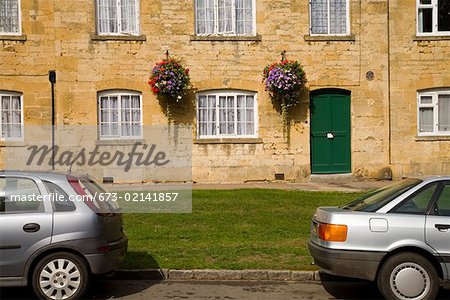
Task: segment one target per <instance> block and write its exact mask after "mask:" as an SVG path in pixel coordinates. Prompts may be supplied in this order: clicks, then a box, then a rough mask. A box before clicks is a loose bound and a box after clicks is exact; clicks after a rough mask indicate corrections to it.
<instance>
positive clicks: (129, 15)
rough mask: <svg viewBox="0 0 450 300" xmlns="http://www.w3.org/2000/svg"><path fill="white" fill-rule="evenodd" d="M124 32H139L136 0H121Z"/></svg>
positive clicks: (122, 29)
mask: <svg viewBox="0 0 450 300" xmlns="http://www.w3.org/2000/svg"><path fill="white" fill-rule="evenodd" d="M120 10H121V18H122V20H121V24H122V28H121V31H122V32H128V33H132V32H137V26H136V25H137V24H136V21H137V13H136V0H121V7H120Z"/></svg>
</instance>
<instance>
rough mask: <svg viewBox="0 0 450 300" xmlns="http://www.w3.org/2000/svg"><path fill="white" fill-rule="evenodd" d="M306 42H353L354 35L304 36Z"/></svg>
mask: <svg viewBox="0 0 450 300" xmlns="http://www.w3.org/2000/svg"><path fill="white" fill-rule="evenodd" d="M303 38H304V39H305V41H306V42H354V41H355V35H354V34H351V35H342V36H341V35H305V36H304V37H303Z"/></svg>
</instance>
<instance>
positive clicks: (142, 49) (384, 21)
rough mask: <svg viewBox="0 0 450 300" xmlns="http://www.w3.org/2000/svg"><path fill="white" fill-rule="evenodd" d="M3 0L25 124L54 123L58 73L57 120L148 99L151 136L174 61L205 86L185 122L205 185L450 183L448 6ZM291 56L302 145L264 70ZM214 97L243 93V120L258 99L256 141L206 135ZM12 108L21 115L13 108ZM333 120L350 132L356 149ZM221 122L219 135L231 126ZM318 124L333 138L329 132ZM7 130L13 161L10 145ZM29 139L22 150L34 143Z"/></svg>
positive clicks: (78, 120)
mask: <svg viewBox="0 0 450 300" xmlns="http://www.w3.org/2000/svg"><path fill="white" fill-rule="evenodd" d="M425 2H426V3H428V2H430V3H432V4H436V6H432V5H428V6H427V5H425V4H423V3H425ZM2 3H4V4H2V5H9V8H8V9H9V10H8V12H7V13H6V14H5V13H4V14H3V15H2V14H0V20H1V19H2V18H3V20H8V22H9V23H6V22H5V21H2V22H4V23H3V25H2V26H3V27H0V43H1V52H0V65H1V68H0V94H1V95H2V97H4V98H5V99H9V100H10V101H13V98H14V97H19V98H20V100H19V101H20V106H21V107H20V108H19V109H18V113H19V114H20V118H21V121H20V122H18V123H19V125H20V124H21V125H25V126H26V125H33V124H51V118H52V113H51V112H52V110H51V89H50V83H49V80H48V72H49V70H55V71H56V75H57V78H56V83H55V99H56V113H55V119H56V124H59V125H62V124H64V125H99V123H100V118H101V117H100V114H99V110H100V107H99V106H100V101H101V100H100V99H101V97H102V95H106V96H108V95H111V94H113V93H115V92H118V93H119V94H120V93H122V94H126V95H131V96H133V95H135V96H136V97H139V99H140V100H139V101H140V105H138V106H139V107H138V109H139V111H140V115H141V121H140V122H141V123H142V124H143V125H144V126H152V125H159V124H167V117H166V115H165V114H164V111H163V108H162V107H161V105H160V104H159V102H158V99H157V97H156V96H155V95H154V94H152V92H151V89H150V87H149V85H148V83H147V81H148V78H149V76H150V71H151V68H152V67H153V66H154V64H155V63H156V62H158V61H160V60H161V59H162V58H164V55H165V52H166V51H169V53H170V55H171V56H173V57H176V58H178V59H180V60H181V61H182V62H183V64H184V66H185V67H187V68H189V69H190V75H191V83H192V86H193V88H192V90H191V91H190V92H189V93H188V95H187V98H188V100H189V102H191V103H193V105H186V106H184V107H183V109H181V110H180V111H177V112H175V116H174V118H175V121H176V122H178V123H182V124H190V125H192V126H193V127H192V128H193V130H192V132H193V138H192V143H193V145H192V180H193V181H195V182H245V181H272V180H275V179H279V180H286V181H290V182H301V181H307V180H309V178H310V176H311V174H329V173H351V174H353V175H354V176H356V177H362V178H391V177H394V178H398V177H401V176H407V175H422V174H448V173H450V125H449V126H448V127H446V125H445V124H444V123H445V122H446V121H448V120H449V119H450V100H447V99H448V97H449V96H447V95H449V88H450V72H449V71H448V70H449V69H450V29H449V28H448V14H447V15H445V13H447V12H448V11H449V7H448V6H446V4H445V3H446V2H445V1H441V0H427V1H422V0H417V2H416V1H415V0H391V1H387V0H360V1H357V0H320V1H319V0H312V1H302V0H227V1H222V0H205V1H201V0H164V1H159V0H158V1H139V0H112V1H105V0H77V1H72V0H71V1H55V0H30V1H25V0H9V1H2ZM112 3H114V5H111V4H112ZM16 4H17V5H16ZM14 5H16V6H14ZM16 8H17V12H18V13H17V16H16V15H14V13H13V12H14V11H15V10H16ZM430 9H431V11H430ZM446 16H447V17H446ZM446 18H447V19H446ZM11 20H12V21H11ZM14 22H15V23H14ZM430 22H431V25H430V24H429V23H430ZM446 22H447V23H446ZM0 24H2V23H0ZM11 24H12V25H11ZM14 24H15V25H14ZM430 26H431V27H430ZM430 30H431V32H430ZM282 51H286V57H287V59H290V60H298V61H301V63H302V65H303V68H304V70H305V72H306V75H307V79H308V83H307V90H305V92H304V94H303V96H302V98H301V100H300V104H299V105H298V106H297V107H296V108H295V109H294V110H293V111H291V113H290V116H291V120H290V126H289V136H288V137H286V134H285V133H283V124H282V120H281V116H280V113H279V112H278V111H277V110H276V109H275V108H274V105H273V104H272V101H271V98H270V96H269V94H268V93H267V92H266V91H265V85H264V83H263V81H262V70H263V69H264V67H265V66H266V65H268V64H270V63H272V62H274V61H279V60H280V53H281V52H282ZM202 95H203V96H205V97H208V96H211V97H213V98H214V97H216V98H215V99H219V98H220V97H221V96H220V95H225V96H224V97H227V96H226V95H231V96H230V97H231V99H232V102H231V103H232V105H234V109H235V111H236V109H238V108H236V105H237V104H236V102H237V101H238V100H237V99H238V98H239V97H241V96H242V95H244V96H242V97H246V96H248V97H247V98H249V99H251V100H250V101H251V104H250V105H251V107H252V109H253V110H252V111H251V113H252V114H253V117H250V121H248V120H247V121H248V122H250V123H252V126H254V129H253V131H252V132H251V134H247V135H240V134H239V133H237V132H236V131H234V133H232V134H227V135H225V134H218V133H217V132H215V133H212V134H205V135H203V134H202V133H201V132H200V129H199V126H198V124H199V123H198V122H199V120H198V118H199V113H198V111H199V99H200V97H201V96H202ZM106 96H105V97H106ZM108 97H109V96H108ZM421 97H422V98H421ZM430 97H431V98H430ZM19 98H14V99H19ZM2 99H3V98H2ZM136 99H137V98H136ZM342 99H343V100H342ZM421 99H422V100H421ZM430 99H431V100H430ZM341 101H343V102H341ZM421 101H422V102H421ZM430 101H431V102H430ZM6 102H7V101H6V100H5V103H6ZM344 102H345V103H347V104H346V105H348V109H345V106H342V103H344ZM324 103H326V105H325V104H324ZM10 105H11V106H13V105H14V104H13V103H12V102H11V103H10ZM327 105H328V106H327ZM213 106H214V107H212V108H210V109H212V110H213V113H217V115H218V114H220V113H221V112H220V108H218V107H219V104H215V105H213ZM326 107H328V110H327V109H326ZM343 107H344V108H343ZM1 109H2V111H6V110H7V109H9V113H10V114H12V113H13V112H12V110H11V108H7V107H6V104H5V105H3V107H2V108H1ZM322 109H324V111H322ZM217 110H219V111H217ZM433 117H434V119H433ZM234 118H237V117H236V116H234ZM252 118H253V119H252ZM336 118H338V119H336ZM333 120H338V121H337V122H338V123H340V122H344V123H345V122H347V123H348V128H347V129H345V128H344V129H343V130H344V131H345V132H344V136H346V137H345V138H346V140H345V141H344V142H342V143H341V142H339V143H338V142H337V141H338V140H339V139H340V138H339V136H340V135H339V134H340V133H338V132H333V130H334V129H333V126H335V125H333V124H334V123H333V122H334V121H333ZM438 120H439V122H440V124H437V123H436V122H437V121H438ZM234 121H236V120H234ZM2 122H3V124H5V123H6V124H7V125H8V124H9V123H8V122H10V123H11V122H13V121H11V120H9V121H8V122H6V121H5V120H4V121H2ZM214 122H216V123H217V124H215V125H214V126H216V125H217V126H218V128H219V126H220V125H221V124H220V120H218V119H215V120H214ZM16 123H17V122H16ZM435 123H436V124H435ZM312 124H315V125H314V126H316V127H315V128H317V129H318V131H317V132H319V133H318V135H322V136H320V137H318V135H315V134H316V133H317V132H315V131H314V130H313V125H312ZM327 124H328V125H329V126H331V127H329V128H328V129H327V128H325V127H326V126H328V125H327ZM330 124H331V125H330ZM449 124H450V123H449ZM235 125H236V124H235ZM447 125H448V124H447ZM430 126H432V128H431V127H430ZM322 127H323V128H322ZM321 128H322V129H321ZM324 128H325V129H324ZM2 134H3V135H2V137H1V138H2V140H3V141H1V142H0V143H3V144H2V147H0V151H2V152H4V147H5V144H6V142H5V139H7V138H5V135H6V133H4V132H3V133H2ZM315 138H316V139H317V140H316V141H313V140H314V139H315ZM26 139H27V137H26V136H22V137H21V139H19V140H22V141H18V142H11V144H10V145H12V146H15V147H21V145H22V146H23V140H26ZM99 139H100V137H99ZM119 139H120V138H119ZM112 140H114V138H113V139H112ZM316 142H317V143H316ZM15 143H16V144H15ZM21 143H22V144H21ZM327 143H328V144H327ZM316 158H317V160H315V159H316ZM103 175H104V176H106V175H108V174H103Z"/></svg>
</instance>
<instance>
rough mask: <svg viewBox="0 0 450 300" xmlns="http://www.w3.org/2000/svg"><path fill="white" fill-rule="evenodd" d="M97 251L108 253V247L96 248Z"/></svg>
mask: <svg viewBox="0 0 450 300" xmlns="http://www.w3.org/2000/svg"><path fill="white" fill-rule="evenodd" d="M98 251H99V252H100V253H108V252H109V247H108V246H102V247H100V248H98Z"/></svg>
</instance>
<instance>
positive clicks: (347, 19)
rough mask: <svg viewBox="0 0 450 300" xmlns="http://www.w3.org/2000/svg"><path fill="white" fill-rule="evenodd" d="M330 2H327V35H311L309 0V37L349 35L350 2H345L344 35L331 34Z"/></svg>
mask: <svg viewBox="0 0 450 300" xmlns="http://www.w3.org/2000/svg"><path fill="white" fill-rule="evenodd" d="M330 1H331V0H327V18H328V19H327V24H328V29H327V33H313V32H312V26H313V25H312V22H313V18H312V0H309V34H310V35H311V36H348V35H350V0H346V11H345V14H346V21H345V25H346V28H345V33H331V25H330V24H331V22H330Z"/></svg>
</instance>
